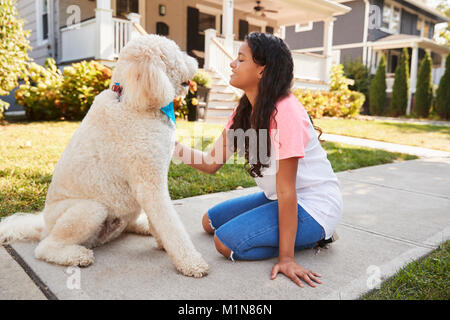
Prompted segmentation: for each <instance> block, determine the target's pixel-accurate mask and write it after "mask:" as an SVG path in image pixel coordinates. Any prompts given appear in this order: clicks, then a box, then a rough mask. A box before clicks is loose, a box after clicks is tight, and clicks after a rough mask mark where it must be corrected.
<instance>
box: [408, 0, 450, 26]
mask: <svg viewBox="0 0 450 320" xmlns="http://www.w3.org/2000/svg"><path fill="white" fill-rule="evenodd" d="M404 1H405V2H408V3H410V4H412V5H413V6H416V7H418V8H420V9H422V10H424V11H426V12H428V13H430V14H432V15H434V16H435V17H436V18H437V20H438V22H450V19H449V18H447V17H446V16H445V15H444V14H442V13H441V12H439V11H438V10H436V9H434V8H431V7H430V6H428V5H426V4H425V3H423V2H420V1H417V0H404Z"/></svg>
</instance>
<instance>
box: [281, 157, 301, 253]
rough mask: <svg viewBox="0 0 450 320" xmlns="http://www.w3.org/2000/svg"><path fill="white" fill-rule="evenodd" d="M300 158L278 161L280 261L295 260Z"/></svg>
mask: <svg viewBox="0 0 450 320" xmlns="http://www.w3.org/2000/svg"><path fill="white" fill-rule="evenodd" d="M297 166H298V158H296V157H292V158H287V159H282V160H279V161H278V171H277V175H276V188H277V198H278V222H279V256H278V260H279V261H281V260H283V259H286V258H288V259H293V258H294V247H295V237H296V235H297V224H298V218H297V192H296V189H295V180H296V177H297Z"/></svg>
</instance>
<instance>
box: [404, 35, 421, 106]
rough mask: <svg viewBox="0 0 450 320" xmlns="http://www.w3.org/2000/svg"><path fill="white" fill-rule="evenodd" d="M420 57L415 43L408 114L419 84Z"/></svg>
mask: <svg viewBox="0 0 450 320" xmlns="http://www.w3.org/2000/svg"><path fill="white" fill-rule="evenodd" d="M418 59H419V47H418V46H417V44H416V43H415V44H414V45H413V47H412V55H411V76H410V80H409V87H410V90H409V94H408V106H407V108H406V115H409V114H410V113H411V99H412V95H413V93H415V92H416V84H417V64H418Z"/></svg>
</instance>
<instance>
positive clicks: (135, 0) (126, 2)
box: [116, 0, 139, 18]
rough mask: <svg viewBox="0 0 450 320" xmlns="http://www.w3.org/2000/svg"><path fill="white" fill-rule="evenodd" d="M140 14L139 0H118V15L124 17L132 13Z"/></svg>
mask: <svg viewBox="0 0 450 320" xmlns="http://www.w3.org/2000/svg"><path fill="white" fill-rule="evenodd" d="M130 12H133V13H139V0H116V15H117V16H118V17H123V18H125V16H126V15H127V14H128V13H130Z"/></svg>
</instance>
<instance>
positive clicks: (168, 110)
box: [161, 101, 177, 125]
mask: <svg viewBox="0 0 450 320" xmlns="http://www.w3.org/2000/svg"><path fill="white" fill-rule="evenodd" d="M161 111H162V112H163V113H164V114H165V115H166V116H168V117H169V119H170V120H172V122H173V124H174V125H177V122H176V121H175V110H174V109H173V101H170V103H169V104H168V105H167V106H165V107H162V108H161Z"/></svg>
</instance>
